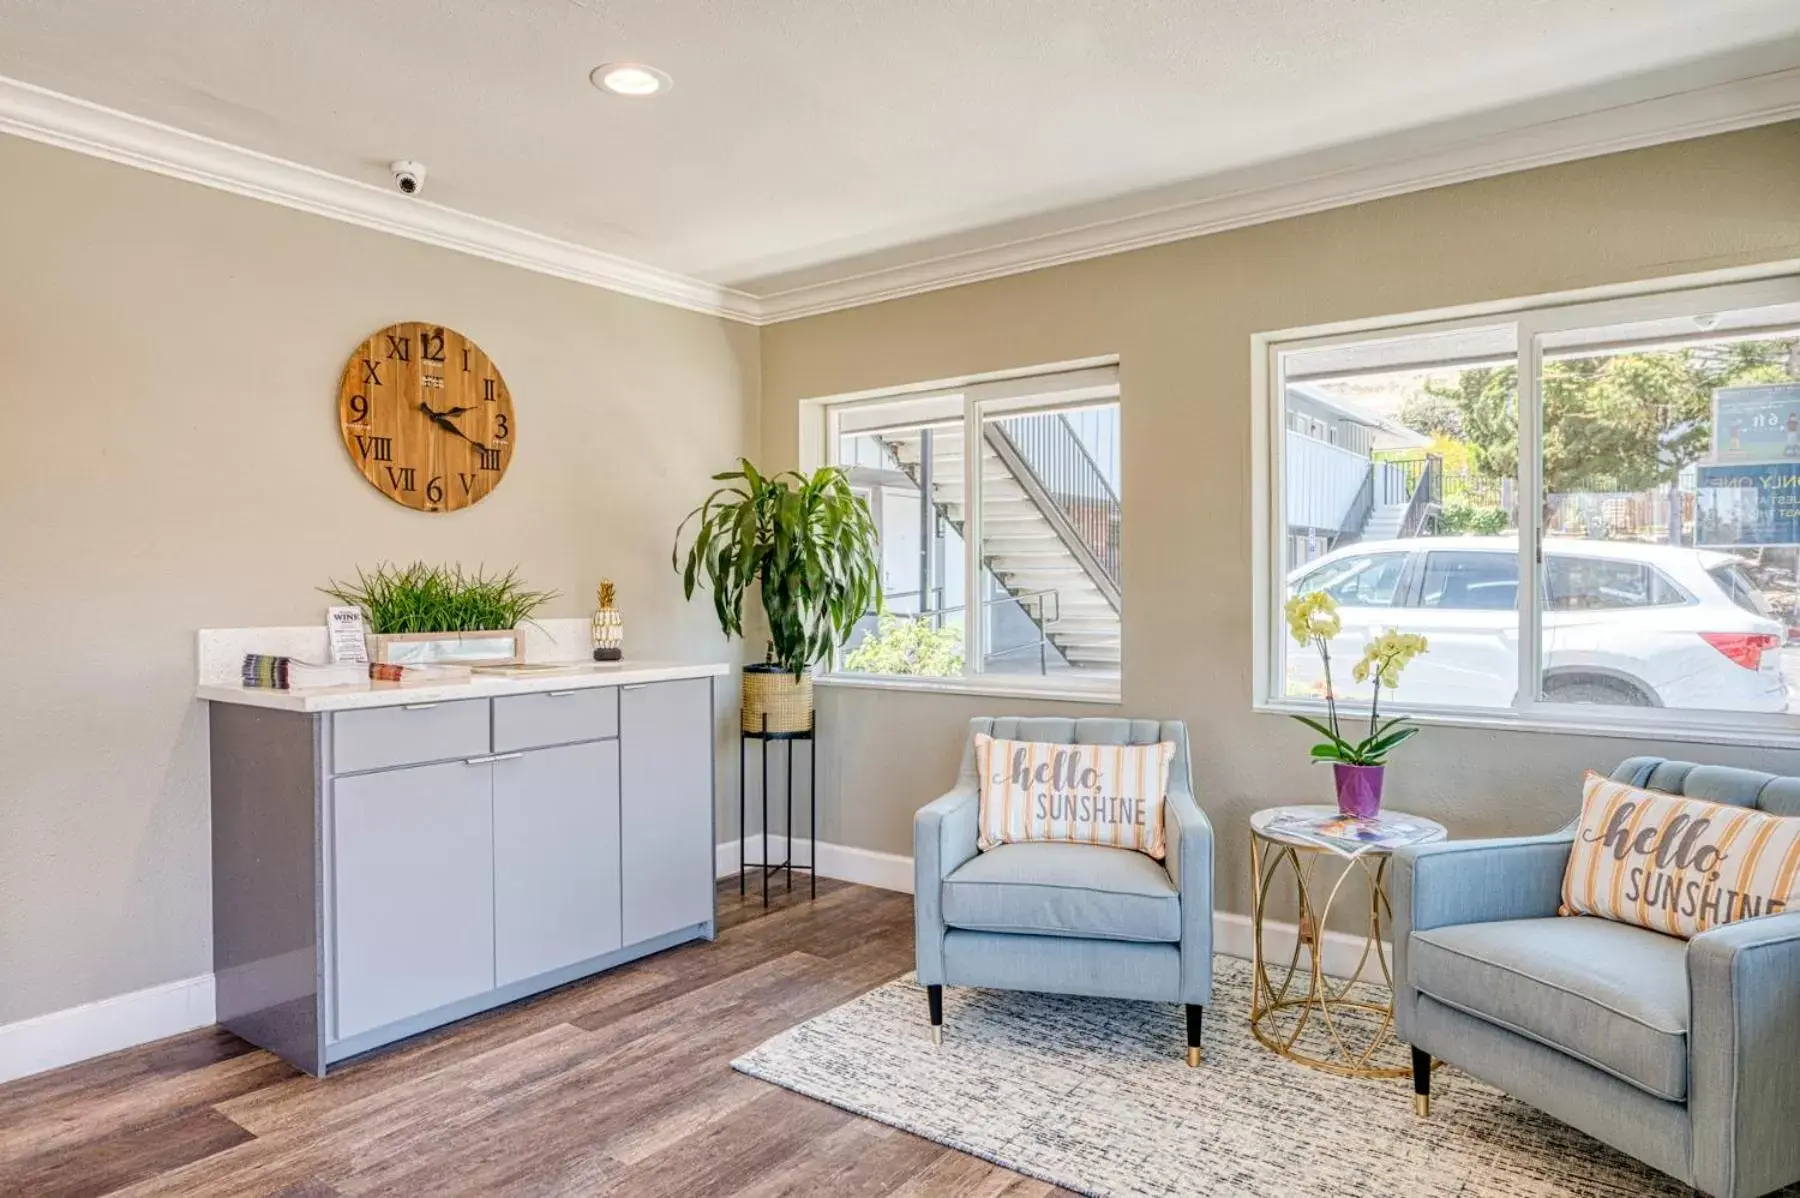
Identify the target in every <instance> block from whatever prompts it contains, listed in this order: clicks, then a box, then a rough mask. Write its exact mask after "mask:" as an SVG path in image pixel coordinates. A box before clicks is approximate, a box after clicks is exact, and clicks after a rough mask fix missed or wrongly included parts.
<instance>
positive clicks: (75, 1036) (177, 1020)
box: [0, 973, 213, 1082]
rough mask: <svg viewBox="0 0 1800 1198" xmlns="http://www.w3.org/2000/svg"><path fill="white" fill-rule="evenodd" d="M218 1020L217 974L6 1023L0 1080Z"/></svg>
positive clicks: (0, 1037)
mask: <svg viewBox="0 0 1800 1198" xmlns="http://www.w3.org/2000/svg"><path fill="white" fill-rule="evenodd" d="M212 1022H213V978H212V975H211V974H210V973H207V974H201V975H200V976H199V977H191V978H183V979H182V980H181V981H178V982H165V983H164V984H162V985H160V986H151V987H150V988H149V989H147V990H134V991H132V992H131V993H130V994H118V995H114V996H113V997H112V998H103V999H101V1000H100V1001H98V1002H91V1003H85V1004H83V1005H82V1006H79V1007H70V1008H68V1009H67V1010H63V1011H51V1012H50V1013H49V1014H47V1015H39V1016H36V1017H35V1018H32V1019H21V1020H19V1021H18V1022H17V1023H8V1024H0V1082H8V1081H12V1080H13V1079H14V1078H20V1077H29V1076H30V1075H31V1074H34V1073H43V1072H44V1071H46V1070H49V1069H56V1068H60V1067H61V1066H63V1065H72V1064H74V1063H75V1062H76V1061H85V1060H87V1059H88V1058H89V1057H97V1056H103V1055H105V1054H106V1053H109V1052H117V1051H119V1050H120V1049H121V1048H131V1047H133V1046H134V1045H138V1044H147V1043H149V1042H150V1041H152V1040H160V1039H162V1038H163V1037H164V1036H174V1035H178V1034H180V1033H181V1032H191V1031H193V1030H194V1029H195V1028H197V1027H206V1026H208V1025H209V1024H211V1023H212Z"/></svg>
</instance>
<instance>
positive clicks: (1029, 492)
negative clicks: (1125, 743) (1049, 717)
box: [881, 414, 1120, 671]
mask: <svg viewBox="0 0 1800 1198" xmlns="http://www.w3.org/2000/svg"><path fill="white" fill-rule="evenodd" d="M1047 420H1053V421H1058V422H1060V423H1061V428H1062V434H1060V435H1059V434H1057V433H1056V430H1055V428H1054V426H1046V425H1045V424H1044V423H1043V422H1045V421H1047ZM1025 422H1032V424H1031V425H1029V426H1028V425H1026V423H1025ZM1009 425H1010V426H1013V434H1012V435H1010V436H1009V435H1008V426H1009ZM983 432H984V434H985V435H984V436H983V438H982V442H981V479H982V492H981V505H982V514H981V523H982V533H983V536H982V538H981V546H982V561H983V563H984V564H985V565H986V567H987V570H988V572H989V573H991V574H992V575H993V577H994V578H995V579H997V580H998V581H999V583H1000V585H1001V586H1002V587H1004V588H1005V589H1006V591H1007V593H1008V594H1010V595H1012V596H1013V597H1014V598H1016V599H1018V600H1019V605H1020V608H1021V610H1023V611H1024V612H1025V614H1026V615H1027V616H1028V617H1030V618H1031V619H1032V620H1033V621H1034V622H1035V623H1037V624H1038V626H1039V627H1040V628H1041V629H1042V630H1043V632H1044V634H1045V636H1046V638H1047V639H1048V640H1049V642H1050V643H1051V645H1053V646H1054V647H1055V648H1056V651H1057V652H1058V653H1059V654H1060V655H1061V656H1062V658H1063V660H1064V661H1065V662H1066V663H1067V664H1068V665H1069V666H1071V667H1074V668H1076V669H1087V670H1094V671H1116V670H1118V669H1119V663H1120V631H1119V628H1120V625H1119V606H1120V596H1119V584H1118V578H1117V569H1118V552H1117V510H1118V508H1117V505H1118V499H1117V497H1116V496H1113V495H1112V493H1111V488H1110V487H1108V486H1107V485H1106V482H1105V478H1104V475H1102V474H1101V473H1100V471H1099V470H1098V468H1097V467H1095V466H1094V464H1093V462H1092V460H1091V459H1087V460H1086V471H1091V472H1092V473H1091V476H1090V475H1089V474H1087V472H1086V471H1083V472H1082V476H1081V480H1080V481H1079V482H1078V483H1077V482H1071V483H1069V484H1067V485H1064V486H1058V485H1057V482H1056V481H1055V480H1052V481H1050V482H1049V483H1046V481H1045V479H1044V478H1042V477H1040V472H1039V470H1035V469H1034V468H1033V465H1032V464H1031V462H1029V461H1028V460H1027V458H1028V457H1033V456H1036V457H1042V456H1043V454H1044V453H1045V452H1047V451H1045V450H1041V449H1039V448H1038V446H1039V444H1040V442H1047V437H1050V436H1056V437H1057V439H1058V440H1060V439H1061V435H1066V437H1067V438H1068V440H1069V442H1070V444H1071V445H1072V450H1073V452H1074V453H1076V454H1080V455H1081V456H1082V458H1084V459H1085V458H1086V454H1085V450H1083V449H1082V448H1081V445H1080V441H1079V439H1078V438H1076V437H1075V434H1074V433H1073V432H1072V431H1069V429H1068V425H1067V422H1066V421H1061V418H1060V417H1058V416H1056V415H1055V414H1050V415H1049V416H1045V415H1034V416H1029V417H1024V418H1021V419H1020V420H1017V421H1013V420H1001V421H995V422H992V423H990V424H988V425H987V426H986V427H985V428H984V430H983ZM881 440H882V443H883V444H884V445H885V446H886V447H887V450H888V452H889V453H891V454H892V455H893V457H894V460H895V461H896V462H898V463H899V465H900V468H901V470H903V471H904V472H905V473H906V474H907V475H908V476H909V477H911V478H912V479H913V481H914V482H917V481H918V480H919V479H920V478H921V477H922V475H923V471H922V470H921V469H920V457H921V442H922V438H921V435H920V434H919V432H918V431H917V430H910V431H905V432H894V433H887V434H882V436H881ZM1020 442H1024V443H1025V444H1024V445H1023V447H1022V446H1021V444H1020ZM1056 452H1058V453H1059V454H1063V455H1067V454H1069V453H1070V446H1065V445H1058V446H1057V447H1056ZM1071 469H1076V470H1079V469H1080V463H1079V462H1077V463H1075V464H1074V466H1073V467H1071ZM1047 472H1048V473H1060V472H1061V471H1060V470H1052V471H1047ZM963 474H964V472H963V440H962V438H961V437H957V436H937V437H933V438H932V442H931V500H932V504H933V506H934V507H936V509H937V511H938V513H939V514H940V515H941V516H943V518H944V519H945V520H947V521H948V522H949V523H950V524H951V525H952V526H953V527H954V528H955V529H956V530H957V531H958V532H959V533H961V532H962V530H963V525H964V522H965V520H966V514H967V510H968V509H967V504H966V497H965V495H964V485H963ZM1096 479H1097V480H1098V482H1099V487H1100V488H1103V489H1104V494H1103V495H1098V494H1097V492H1096V488H1095V487H1094V485H1093V481H1094V480H1096ZM1096 498H1098V500H1099V502H1098V503H1096V502H1094V500H1095V499H1096ZM1108 499H1110V510H1108V511H1104V512H1102V511H1100V509H1102V508H1106V507H1107V506H1108V505H1107V502H1106V501H1107V500H1108ZM1109 568H1110V569H1109Z"/></svg>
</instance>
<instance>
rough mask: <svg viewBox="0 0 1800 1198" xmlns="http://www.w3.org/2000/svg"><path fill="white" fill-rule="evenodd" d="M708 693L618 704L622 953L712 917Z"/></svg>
mask: <svg viewBox="0 0 1800 1198" xmlns="http://www.w3.org/2000/svg"><path fill="white" fill-rule="evenodd" d="M712 735H713V728H712V686H711V684H710V683H709V682H707V681H706V680H704V679H684V680H682V681H679V682H653V683H646V684H644V685H642V686H627V687H625V688H623V693H622V694H621V695H620V696H619V745H620V748H619V759H620V760H619V807H620V809H619V839H620V844H621V847H622V849H623V857H622V863H623V881H624V886H623V891H624V926H625V941H626V943H628V944H629V943H634V942H636V941H639V940H648V939H649V938H650V937H652V936H660V935H663V934H664V933H667V932H672V931H675V930H676V929H678V928H683V927H687V926H689V925H691V924H696V923H705V922H707V921H709V920H711V919H712V917H713V837H712V821H713V788H712V779H713V765H712Z"/></svg>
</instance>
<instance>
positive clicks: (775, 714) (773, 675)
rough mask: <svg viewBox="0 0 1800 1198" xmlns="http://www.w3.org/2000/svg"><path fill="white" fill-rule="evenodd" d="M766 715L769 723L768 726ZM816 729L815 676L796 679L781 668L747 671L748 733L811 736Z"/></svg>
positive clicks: (749, 668)
mask: <svg viewBox="0 0 1800 1198" xmlns="http://www.w3.org/2000/svg"><path fill="white" fill-rule="evenodd" d="M765 715H767V716H768V719H769V722H768V724H767V725H766V726H765V725H764V724H763V717H764V716H765ZM812 726H813V684H812V675H811V674H802V675H800V677H799V678H795V677H794V676H793V674H791V673H790V672H788V671H787V670H784V669H782V668H781V667H780V666H774V665H758V666H745V667H744V716H743V728H744V731H745V732H808V731H810V730H811V729H812Z"/></svg>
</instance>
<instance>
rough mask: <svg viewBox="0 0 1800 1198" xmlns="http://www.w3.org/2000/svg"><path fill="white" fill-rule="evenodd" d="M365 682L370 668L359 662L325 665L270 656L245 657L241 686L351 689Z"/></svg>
mask: <svg viewBox="0 0 1800 1198" xmlns="http://www.w3.org/2000/svg"><path fill="white" fill-rule="evenodd" d="M368 680H369V667H368V666H367V665H366V664H365V663H363V662H359V661H346V662H333V663H326V662H317V661H304V660H302V659H301V658H298V657H282V656H279V655H276V654H272V653H246V654H244V685H245V686H248V687H254V688H256V689H258V690H277V691H286V690H303V689H305V688H308V687H315V686H352V685H354V684H356V683H359V682H367V681H368Z"/></svg>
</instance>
